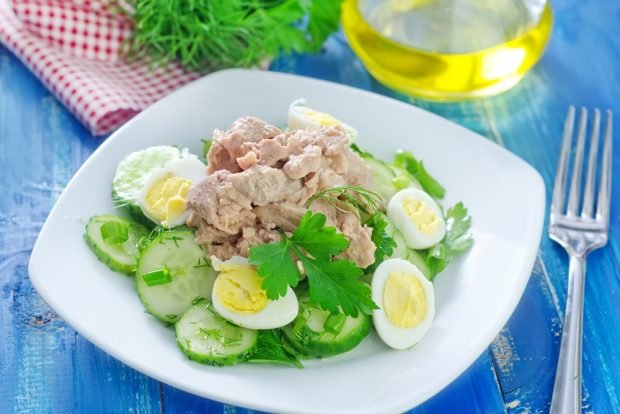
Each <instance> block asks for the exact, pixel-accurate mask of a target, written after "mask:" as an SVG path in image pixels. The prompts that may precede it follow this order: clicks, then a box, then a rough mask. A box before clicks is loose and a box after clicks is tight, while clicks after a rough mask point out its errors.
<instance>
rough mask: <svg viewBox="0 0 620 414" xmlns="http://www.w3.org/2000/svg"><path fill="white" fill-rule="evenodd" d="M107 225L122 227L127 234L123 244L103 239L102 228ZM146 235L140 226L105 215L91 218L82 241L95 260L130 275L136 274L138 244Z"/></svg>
mask: <svg viewBox="0 0 620 414" xmlns="http://www.w3.org/2000/svg"><path fill="white" fill-rule="evenodd" d="M108 223H118V224H119V225H120V226H122V228H124V229H125V230H126V232H127V233H126V237H127V239H126V240H125V241H124V242H123V241H117V242H113V241H111V240H110V239H109V238H108V239H104V236H103V233H104V232H103V233H102V227H103V228H105V226H106V225H108V226H109V224H108ZM148 234H149V231H148V229H147V228H146V227H144V226H142V225H140V224H137V223H134V222H132V221H129V220H127V219H124V218H121V217H118V216H114V215H112V214H105V215H99V216H94V217H91V219H90V220H89V221H88V224H87V225H86V229H85V231H84V240H85V241H86V244H87V245H88V247H90V249H91V250H92V251H93V253H95V256H97V259H99V260H100V261H101V262H103V263H105V264H106V265H107V266H108V267H109V268H110V269H112V270H114V271H116V272H120V273H124V274H126V275H132V274H134V273H135V272H136V262H137V259H138V254H139V253H138V242H139V240H140V239H141V238H142V237H144V236H147V235H148Z"/></svg>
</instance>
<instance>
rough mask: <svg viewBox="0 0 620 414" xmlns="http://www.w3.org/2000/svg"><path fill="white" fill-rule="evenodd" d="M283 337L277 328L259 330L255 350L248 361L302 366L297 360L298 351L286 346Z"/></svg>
mask: <svg viewBox="0 0 620 414" xmlns="http://www.w3.org/2000/svg"><path fill="white" fill-rule="evenodd" d="M284 341H285V338H284V336H283V335H282V332H281V331H280V330H279V329H272V330H266V331H260V333H259V334H258V342H257V344H256V350H255V351H254V352H253V353H252V355H251V356H250V358H249V359H248V362H252V363H255V364H278V365H292V366H295V367H297V368H303V365H302V364H301V362H300V361H299V353H298V352H296V351H294V350H292V349H291V348H290V347H287V346H286V345H285V343H284Z"/></svg>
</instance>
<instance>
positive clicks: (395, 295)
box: [372, 259, 435, 349]
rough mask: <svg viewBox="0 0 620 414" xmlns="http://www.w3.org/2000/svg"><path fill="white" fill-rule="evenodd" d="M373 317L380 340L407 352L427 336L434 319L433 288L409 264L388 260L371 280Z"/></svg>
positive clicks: (412, 265) (417, 270)
mask: <svg viewBox="0 0 620 414" xmlns="http://www.w3.org/2000/svg"><path fill="white" fill-rule="evenodd" d="M372 300H373V301H374V302H375V303H376V304H377V305H378V306H379V309H375V310H374V311H373V314H372V318H373V322H374V325H375V329H376V330H377V333H378V334H379V337H380V338H381V339H382V340H383V342H385V343H386V344H387V345H388V346H390V347H392V348H394V349H407V348H410V347H412V346H413V345H415V344H416V343H418V342H419V341H420V340H421V339H422V338H423V337H424V335H426V333H427V332H428V330H429V329H430V328H431V325H432V324H433V318H434V317H435V293H434V289H433V284H432V283H431V282H429V281H428V280H427V279H426V278H425V277H424V275H423V274H422V272H420V270H419V269H418V268H417V267H416V266H415V265H414V264H412V263H410V262H408V261H407V260H403V259H389V260H386V261H384V262H383V263H381V264H380V265H379V267H377V270H376V271H375V274H374V277H373V279H372Z"/></svg>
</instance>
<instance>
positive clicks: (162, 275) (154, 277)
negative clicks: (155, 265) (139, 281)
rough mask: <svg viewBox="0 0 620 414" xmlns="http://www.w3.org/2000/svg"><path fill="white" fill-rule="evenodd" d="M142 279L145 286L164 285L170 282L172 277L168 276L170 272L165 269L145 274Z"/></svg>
mask: <svg viewBox="0 0 620 414" xmlns="http://www.w3.org/2000/svg"><path fill="white" fill-rule="evenodd" d="M142 278H143V279H144V283H146V284H147V286H157V285H165V284H166V283H170V282H172V276H170V270H169V269H168V268H167V267H164V268H163V269H160V270H154V271H152V272H149V273H146V274H144V275H143V276H142Z"/></svg>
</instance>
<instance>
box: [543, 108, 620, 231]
mask: <svg viewBox="0 0 620 414" xmlns="http://www.w3.org/2000/svg"><path fill="white" fill-rule="evenodd" d="M579 112H580V115H579V126H578V130H577V143H576V147H575V151H574V156H573V171H572V175H571V181H570V192H569V195H568V203H566V200H565V188H566V181H567V179H568V168H569V164H570V158H571V147H572V141H573V129H574V124H575V107H573V106H571V107H570V108H569V109H568V114H567V116H566V121H565V122H564V137H563V141H562V151H561V153H560V159H559V161H558V170H557V173H556V177H555V186H554V189H553V199H552V202H551V219H552V221H553V220H554V216H564V217H567V218H573V219H575V218H577V217H579V216H580V218H581V220H583V221H586V222H593V221H596V222H597V223H600V224H603V225H605V226H607V225H608V223H609V204H610V201H611V200H610V197H611V196H610V193H611V159H612V130H613V118H612V113H611V111H609V110H608V111H606V118H607V119H606V125H605V133H604V142H603V155H602V168H601V170H600V175H599V179H598V181H599V185H598V199H597V202H596V214H595V215H594V191H595V190H594V189H595V181H596V166H597V160H598V152H599V151H598V147H599V135H600V130H601V112H600V111H599V110H598V109H595V110H594V116H593V119H592V127H591V134H590V139H589V140H588V141H589V142H588V143H586V136H587V126H588V111H587V110H586V108H581V109H580V111H579ZM586 144H587V145H588V146H589V154H588V164H587V172H586V183H585V188H584V194H583V203H582V202H581V201H582V200H581V179H582V175H583V174H582V171H583V162H584V152H585V147H586ZM580 204H581V205H582V208H581V213H580V212H579V207H580Z"/></svg>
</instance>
